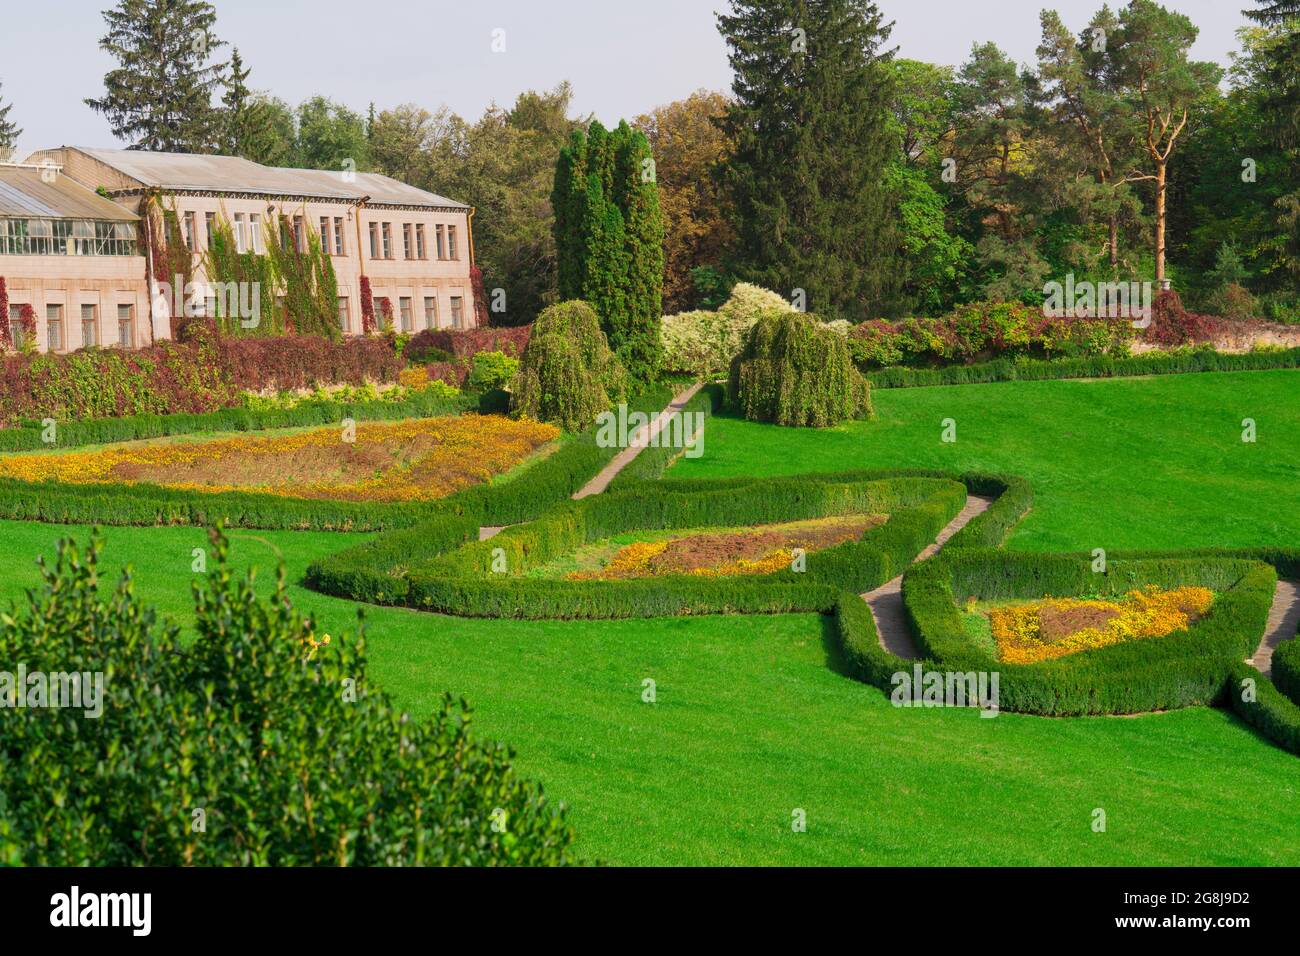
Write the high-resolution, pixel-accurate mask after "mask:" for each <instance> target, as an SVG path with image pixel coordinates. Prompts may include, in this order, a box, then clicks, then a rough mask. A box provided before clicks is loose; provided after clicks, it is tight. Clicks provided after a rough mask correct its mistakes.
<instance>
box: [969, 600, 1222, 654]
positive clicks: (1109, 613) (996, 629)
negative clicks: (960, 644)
mask: <svg viewBox="0 0 1300 956" xmlns="http://www.w3.org/2000/svg"><path fill="white" fill-rule="evenodd" d="M1213 602H1214V593H1213V592H1212V591H1210V590H1209V589H1208V588H1202V587H1181V588H1174V589H1173V590H1164V589H1162V588H1160V587H1158V586H1154V585H1153V586H1151V587H1148V588H1144V589H1141V590H1134V591H1130V592H1129V593H1128V594H1127V595H1125V596H1124V597H1123V598H1120V599H1118V600H1081V599H1078V598H1045V599H1044V600H1042V601H1033V602H1030V603H1027V604H1019V605H1012V606H1010V607H996V608H993V609H992V610H991V611H989V614H988V619H989V624H990V626H991V629H992V633H993V639H994V640H995V641H996V642H997V647H998V657H999V659H1001V660H1004V661H1007V662H1008V663H1012V664H1033V663H1036V662H1038V661H1046V660H1053V659H1055V658H1058V657H1064V656H1065V655H1066V654H1074V653H1076V652H1078V651H1084V650H1088V649H1090V648H1096V647H1107V646H1109V645H1111V644H1118V643H1120V642H1122V641H1133V640H1140V639H1141V638H1147V637H1164V636H1165V635H1167V634H1173V633H1175V632H1180V631H1186V630H1187V628H1188V627H1189V626H1190V625H1191V624H1193V623H1195V622H1196V621H1199V620H1200V619H1201V618H1202V617H1204V616H1205V615H1206V613H1207V612H1208V611H1209V610H1210V605H1211V604H1212V603H1213Z"/></svg>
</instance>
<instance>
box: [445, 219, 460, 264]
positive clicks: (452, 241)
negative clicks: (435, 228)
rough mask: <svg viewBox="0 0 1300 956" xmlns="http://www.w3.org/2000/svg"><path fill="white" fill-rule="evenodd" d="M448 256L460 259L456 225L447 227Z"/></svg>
mask: <svg viewBox="0 0 1300 956" xmlns="http://www.w3.org/2000/svg"><path fill="white" fill-rule="evenodd" d="M447 258H448V259H459V258H460V253H459V252H457V251H456V227H455V226H448V227H447Z"/></svg>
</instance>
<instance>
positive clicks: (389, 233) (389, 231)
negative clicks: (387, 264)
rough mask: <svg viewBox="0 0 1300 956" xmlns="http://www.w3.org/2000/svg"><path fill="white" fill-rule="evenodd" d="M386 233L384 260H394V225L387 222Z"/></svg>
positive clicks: (384, 230)
mask: <svg viewBox="0 0 1300 956" xmlns="http://www.w3.org/2000/svg"><path fill="white" fill-rule="evenodd" d="M383 233H384V258H385V259H391V258H393V224H392V223H391V222H386V223H384V225H383Z"/></svg>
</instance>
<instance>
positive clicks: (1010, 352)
mask: <svg viewBox="0 0 1300 956" xmlns="http://www.w3.org/2000/svg"><path fill="white" fill-rule="evenodd" d="M848 334H849V348H850V351H851V353H852V355H853V360H854V362H855V363H856V364H857V365H858V367H859V368H861V369H862V370H863V371H868V370H871V369H878V368H889V367H891V366H896V365H918V366H941V365H951V364H957V363H967V364H968V363H972V362H976V361H979V360H986V359H990V358H995V357H1009V358H1013V357H1038V358H1044V357H1046V358H1054V357H1079V356H1089V355H1116V356H1122V355H1127V354H1128V351H1129V346H1130V344H1131V343H1132V341H1133V340H1134V338H1136V336H1137V332H1136V330H1135V329H1134V328H1133V324H1132V321H1131V320H1129V319H1124V318H1114V319H1111V318H1074V317H1063V318H1052V317H1047V316H1044V315H1043V313H1042V310H1041V309H1034V308H1031V307H1029V306H1027V305H1023V304H1021V303H1019V302H977V303H971V304H968V305H963V306H959V307H958V308H957V309H955V310H954V311H953V312H952V313H950V314H949V315H947V316H945V317H943V318H941V319H904V320H902V321H900V322H885V321H883V320H875V321H871V322H863V323H862V324H861V325H858V326H855V327H854V328H852V329H851V330H850V331H849V333H848Z"/></svg>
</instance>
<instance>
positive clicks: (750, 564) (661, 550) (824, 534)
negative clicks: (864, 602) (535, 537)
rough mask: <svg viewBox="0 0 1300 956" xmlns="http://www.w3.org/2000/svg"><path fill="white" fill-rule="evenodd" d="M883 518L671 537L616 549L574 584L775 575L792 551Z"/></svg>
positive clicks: (850, 535)
mask: <svg viewBox="0 0 1300 956" xmlns="http://www.w3.org/2000/svg"><path fill="white" fill-rule="evenodd" d="M886 520H887V519H886V517H885V516H884V515H839V516H836V517H832V518H818V519H812V520H808V521H793V522H787V523H784V524H773V525H760V526H758V527H755V528H744V529H741V528H732V529H722V530H717V531H702V532H694V533H680V532H678V533H672V534H669V535H667V536H664V537H661V538H660V539H659V540H645V541H634V542H632V543H630V544H627V545H624V546H622V547H617V546H615V547H617V550H616V551H614V553H613V554H612V555H602V554H601V553H600V552H602V551H605V552H608V551H609V550H610V549H609V547H608V546H606V547H605V548H599V547H597V548H595V549H593V550H595V551H596V553H597V556H598V557H606V556H607V557H608V560H607V561H605V562H604V564H603V567H599V568H596V569H594V570H588V571H573V572H570V573H569V574H568V575H567V578H568V580H570V581H616V580H622V579H626V578H639V577H656V576H661V575H670V574H688V575H695V576H699V577H727V576H730V575H737V574H772V573H774V572H776V571H780V570H782V569H784V568H788V567H790V566H791V564H792V562H793V560H794V549H796V548H797V549H799V550H801V551H803V552H804V553H805V554H812V553H814V552H817V551H821V550H822V549H823V548H829V547H834V546H835V545H838V544H843V543H844V542H846V541H852V540H854V539H856V538H860V537H862V535H863V533H865V532H866V531H868V530H870V529H871V528H874V527H876V526H877V525H880V524H882V523H883V522H884V521H886Z"/></svg>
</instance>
